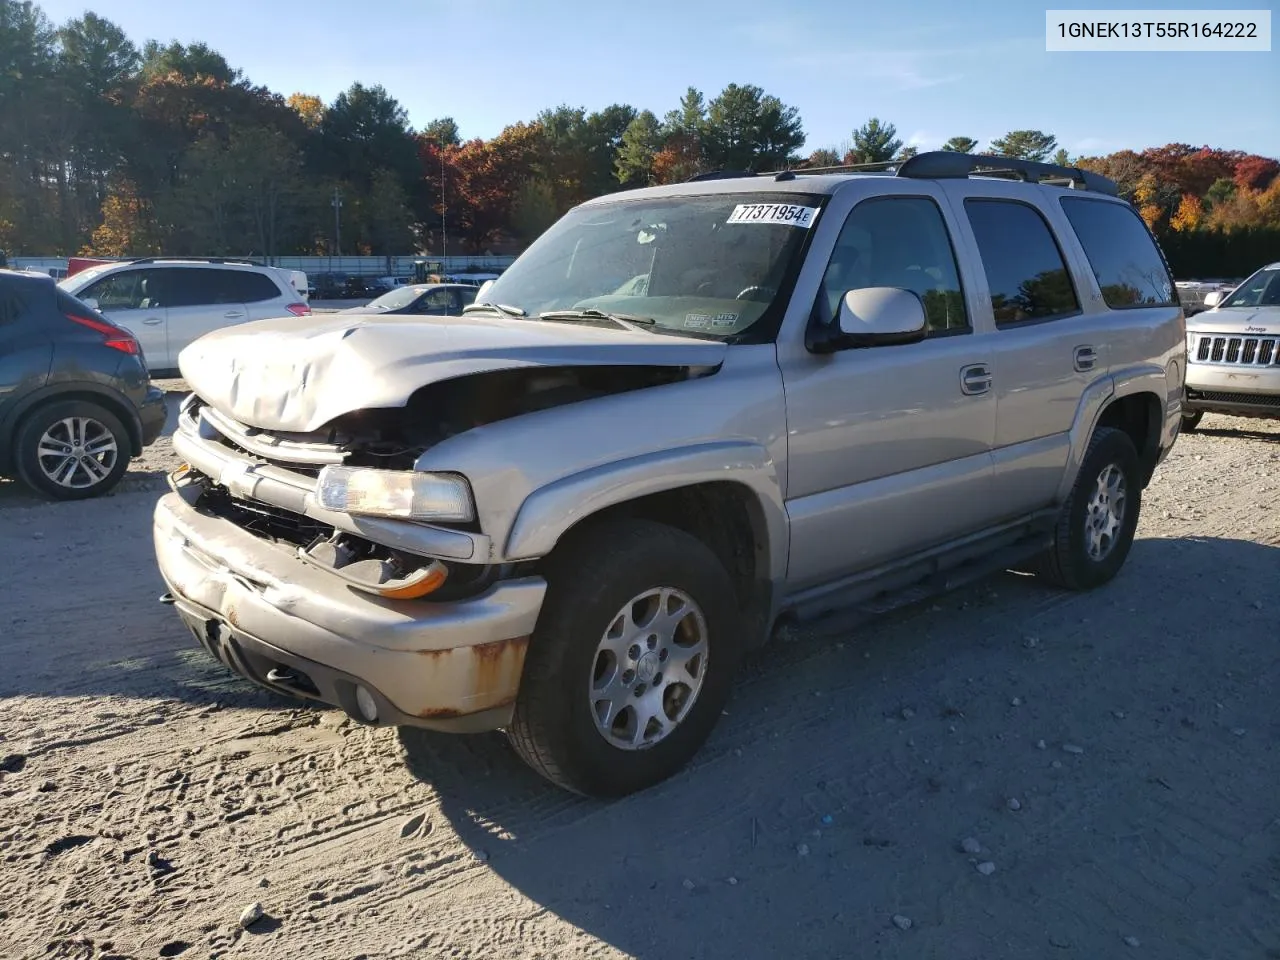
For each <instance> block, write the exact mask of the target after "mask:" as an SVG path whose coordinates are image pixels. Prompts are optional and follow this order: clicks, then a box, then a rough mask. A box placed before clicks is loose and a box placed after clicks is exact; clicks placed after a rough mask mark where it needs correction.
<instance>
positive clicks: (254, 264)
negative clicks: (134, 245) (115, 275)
mask: <svg viewBox="0 0 1280 960" xmlns="http://www.w3.org/2000/svg"><path fill="white" fill-rule="evenodd" d="M175 260H176V261H178V262H180V263H181V262H185V263H230V264H233V265H235V266H241V267H261V266H262V264H261V263H258V261H256V260H243V259H239V258H236V257H138V258H137V259H136V260H127V261H125V262H126V263H164V262H171V261H175Z"/></svg>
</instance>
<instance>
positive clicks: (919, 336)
mask: <svg viewBox="0 0 1280 960" xmlns="http://www.w3.org/2000/svg"><path fill="white" fill-rule="evenodd" d="M836 322H837V324H838V326H839V328H840V332H839V334H838V336H837V337H836V342H835V343H834V344H833V346H834V347H835V348H836V349H850V348H857V347H885V346H892V345H895V344H903V343H917V342H919V341H920V340H923V339H924V335H925V315H924V303H923V302H922V301H921V299H920V297H919V295H918V294H916V293H913V292H912V291H910V290H903V289H902V288H901V287H863V288H862V289H860V290H850V291H849V292H848V293H846V294H845V295H844V297H843V299H841V301H840V311H839V315H838V316H837V318H836Z"/></svg>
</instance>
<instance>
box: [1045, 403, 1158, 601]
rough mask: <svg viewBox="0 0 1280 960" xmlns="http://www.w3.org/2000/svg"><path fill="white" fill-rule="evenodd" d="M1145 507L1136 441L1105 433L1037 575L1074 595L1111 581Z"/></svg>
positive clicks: (1094, 443) (1088, 455)
mask: <svg viewBox="0 0 1280 960" xmlns="http://www.w3.org/2000/svg"><path fill="white" fill-rule="evenodd" d="M1141 507H1142V478H1141V467H1140V464H1139V462H1138V452H1137V450H1136V449H1134V446H1133V441H1132V440H1130V439H1129V435H1128V434H1126V433H1125V432H1124V431H1122V430H1116V429H1114V428H1112V427H1101V428H1099V429H1098V431H1097V432H1096V433H1095V434H1094V435H1093V437H1092V439H1091V440H1090V441H1089V448H1088V450H1087V451H1085V455H1084V460H1083V462H1082V463H1081V464H1080V472H1079V474H1077V476H1076V483H1075V486H1074V487H1072V489H1071V494H1070V496H1068V497H1067V502H1066V503H1065V504H1063V506H1062V513H1061V515H1060V516H1059V519H1058V525H1057V528H1056V530H1055V531H1054V538H1053V539H1054V542H1053V546H1052V547H1051V548H1050V549H1049V550H1048V551H1046V552H1045V553H1044V554H1043V555H1042V556H1041V557H1040V562H1039V564H1038V565H1037V572H1038V573H1039V574H1040V576H1041V577H1043V578H1044V579H1046V580H1048V581H1049V582H1050V583H1052V584H1054V585H1055V586H1059V587H1065V588H1067V589H1069V590H1088V589H1091V588H1093V587H1099V586H1101V585H1102V584H1104V583H1106V582H1108V581H1109V580H1111V579H1112V578H1113V577H1114V576H1115V575H1116V574H1117V573H1119V572H1120V568H1121V567H1122V566H1123V565H1124V561H1125V558H1126V557H1128V555H1129V548H1130V547H1132V546H1133V536H1134V533H1135V532H1136V531H1137V529H1138V513H1139V510H1140V509H1141Z"/></svg>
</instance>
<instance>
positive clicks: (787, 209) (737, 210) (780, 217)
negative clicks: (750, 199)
mask: <svg viewBox="0 0 1280 960" xmlns="http://www.w3.org/2000/svg"><path fill="white" fill-rule="evenodd" d="M817 219H818V208H817V207H798V206H796V205H795V204H791V203H740V204H738V205H737V206H736V207H734V208H733V213H731V214H729V219H728V220H726V221H725V223H781V224H785V225H787V226H791V227H799V228H800V229H802V230H808V229H809V228H810V227H812V226H813V221H815V220H817Z"/></svg>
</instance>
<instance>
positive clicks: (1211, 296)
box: [1204, 290, 1227, 310]
mask: <svg viewBox="0 0 1280 960" xmlns="http://www.w3.org/2000/svg"><path fill="white" fill-rule="evenodd" d="M1226 298H1227V295H1226V294H1225V293H1223V292H1222V291H1221V290H1213V291H1210V292H1209V293H1206V294H1205V295H1204V306H1205V309H1206V310H1212V309H1213V308H1214V307H1216V306H1217V305H1218V304H1220V303H1221V302H1222V301H1223V300H1225V299H1226Z"/></svg>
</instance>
